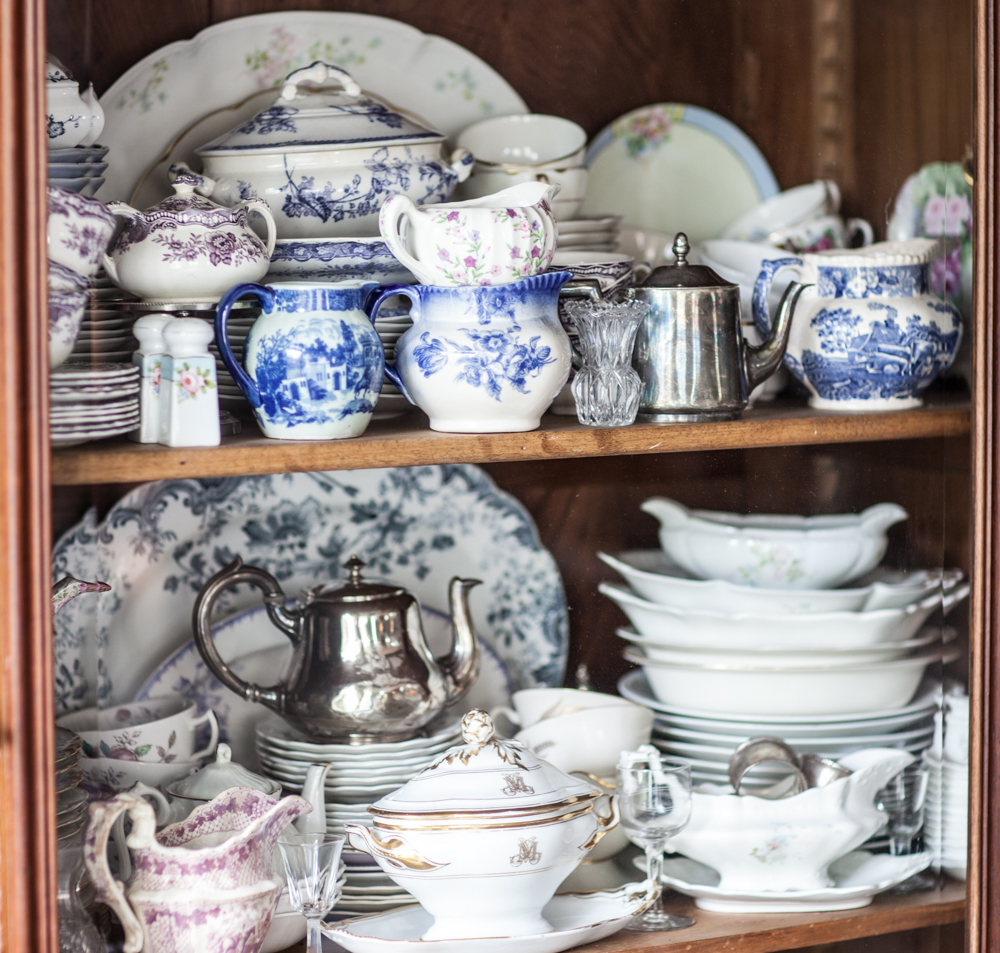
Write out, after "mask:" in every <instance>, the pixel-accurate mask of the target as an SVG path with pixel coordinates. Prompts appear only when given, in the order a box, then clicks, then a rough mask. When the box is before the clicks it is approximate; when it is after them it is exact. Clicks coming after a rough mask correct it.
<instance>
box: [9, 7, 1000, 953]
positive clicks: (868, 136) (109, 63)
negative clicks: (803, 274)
mask: <svg viewBox="0 0 1000 953" xmlns="http://www.w3.org/2000/svg"><path fill="white" fill-rule="evenodd" d="M303 8H306V9H338V10H350V11H354V12H360V13H368V14H375V15H380V16H388V17H393V18H396V19H400V20H403V21H405V22H408V23H410V24H412V25H414V26H416V27H418V28H419V29H421V30H423V31H425V32H428V33H436V34H439V35H442V36H445V37H447V38H449V39H451V40H454V41H455V42H457V43H459V44H461V45H463V46H465V47H467V48H469V49H471V50H472V51H473V52H475V53H476V54H477V55H479V56H480V57H482V58H483V59H484V60H486V61H487V62H488V63H489V64H490V65H492V66H493V67H494V68H496V69H497V70H498V71H499V72H500V73H501V74H502V75H503V76H504V77H505V78H506V79H507V80H508V81H509V82H510V83H511V84H512V85H513V86H514V88H515V89H516V90H517V91H518V92H519V93H520V94H521V95H522V96H523V98H524V99H525V100H526V102H527V103H528V105H529V108H530V109H531V110H533V111H535V112H547V113H555V114H558V115H563V116H566V117H568V118H570V119H573V120H575V121H577V122H579V123H580V124H581V125H583V126H584V127H585V128H586V129H587V131H588V132H589V133H590V134H594V133H596V132H597V131H599V130H600V129H601V128H602V127H603V126H604V125H605V124H606V123H607V122H609V121H611V120H612V119H614V118H615V117H617V116H619V115H621V114H622V113H624V112H626V111H628V110H629V109H632V108H634V107H636V106H640V105H644V104H647V103H655V102H663V101H672V102H684V103H692V104H696V105H699V106H704V107H706V108H709V109H712V110H714V111H716V112H718V113H721V114H722V115H723V116H726V117H727V118H730V119H732V120H733V121H734V122H735V123H737V125H739V126H740V127H742V128H743V129H744V130H745V131H746V132H747V133H748V134H749V135H750V136H751V138H753V139H754V141H755V142H756V143H757V144H758V145H759V146H760V148H761V150H762V151H763V152H764V154H765V156H766V157H767V159H768V161H769V162H770V164H771V166H772V168H773V169H774V171H775V174H776V176H777V178H778V181H779V183H780V185H781V187H782V188H787V187H790V186H793V185H797V184H800V183H803V182H808V181H811V180H813V179H815V178H817V177H824V178H833V179H836V180H837V181H838V183H839V184H840V186H841V189H842V192H843V195H844V206H845V211H846V212H847V214H850V215H861V216H864V217H865V218H867V219H869V220H870V221H871V222H872V223H873V224H874V225H875V228H876V231H877V233H879V234H880V235H881V236H883V237H884V232H885V223H886V209H887V206H888V205H889V204H890V203H891V200H892V199H893V197H894V195H895V194H896V192H897V191H898V189H899V187H900V185H901V184H902V182H903V181H904V179H905V178H906V176H907V175H909V174H910V173H912V172H914V171H916V170H917V169H918V168H919V167H920V166H921V165H922V164H924V163H926V162H929V161H933V160H938V159H940V160H947V161H957V160H960V159H962V158H963V156H964V155H965V154H966V150H967V149H971V153H970V155H971V161H970V165H971V166H972V167H973V168H974V170H975V177H976V189H975V214H976V274H975V311H976V320H975V331H974V373H973V381H974V383H973V385H972V391H971V396H970V394H969V392H968V391H967V390H965V389H964V388H963V386H962V385H960V384H959V385H955V386H953V387H952V388H951V389H948V388H945V387H940V388H938V389H937V390H936V391H935V392H934V394H933V395H932V398H931V399H930V400H929V401H928V404H927V406H926V407H924V408H922V409H920V410H917V411H909V412H901V413H886V414H859V415H835V414H821V413H818V412H814V411H810V410H808V409H807V408H806V407H805V405H804V403H802V402H798V403H795V402H789V403H782V402H779V403H778V404H777V405H772V406H770V407H763V408H760V409H755V410H753V411H750V412H748V413H747V414H746V415H745V417H744V418H743V419H742V420H740V421H737V422H732V423H718V424H700V425H688V426H674V427H655V426H646V425H637V426H633V427H631V428H628V429H622V430H611V431H596V430H587V429H585V428H581V427H580V426H578V425H577V424H576V423H575V420H573V419H571V418H566V417H562V418H558V417H557V418H553V417H548V418H546V419H545V421H544V422H543V426H542V428H541V429H540V430H539V431H536V432H533V433H528V434H500V435H492V436H460V435H450V434H437V433H432V432H430V431H429V430H426V429H424V424H423V422H422V418H421V417H420V415H417V414H414V415H410V417H409V418H403V420H404V422H403V423H400V422H398V421H391V420H390V421H383V422H380V423H376V424H373V425H372V426H371V427H370V429H369V430H368V432H367V433H366V434H365V435H364V436H363V437H362V438H359V439H357V440H353V441H343V442H334V443H329V444H318V445H313V444H299V443H286V442H269V441H264V440H263V439H262V438H260V437H258V436H256V435H254V434H248V433H246V432H244V434H243V435H241V436H239V437H236V438H227V440H226V441H225V442H224V444H223V446H222V447H220V448H213V449H199V450H175V449H168V448H165V447H159V446H156V445H133V444H127V443H124V442H112V443H109V444H107V445H102V444H100V443H92V444H86V445H83V446H81V447H78V448H73V449H67V450H61V451H58V452H50V448H49V444H48V439H47V415H48V399H47V341H46V332H45V328H46V326H47V325H46V314H45V310H46V305H45V298H46V295H45V286H46V281H45V259H46V254H45V197H44V190H45V181H46V145H45V140H44V132H43V129H44V121H43V120H44V116H43V111H44V97H45V92H44V88H43V83H42V82H41V77H42V75H43V72H44V59H45V52H46V49H48V50H51V51H52V52H53V53H55V54H56V55H57V56H59V57H60V59H62V60H63V61H64V62H65V63H66V64H67V65H68V66H69V67H70V69H71V70H72V71H73V73H74V75H75V76H76V78H77V79H80V80H83V81H91V80H92V81H93V82H94V84H95V86H96V87H97V91H98V93H100V92H103V91H104V90H105V89H106V88H107V87H108V86H109V85H110V83H111V82H113V81H114V80H115V79H116V78H117V77H118V76H119V75H120V74H121V73H122V72H123V71H124V70H125V69H127V68H128V67H129V66H131V65H132V64H133V63H134V62H136V61H137V60H138V59H140V58H142V57H143V56H145V55H147V54H148V53H150V52H152V51H153V50H156V49H157V48H159V47H161V46H163V45H164V44H166V43H169V42H172V41H174V40H179V39H185V38H188V37H191V36H193V35H194V34H195V33H197V32H198V31H199V30H201V29H203V28H205V27H207V26H209V25H211V24H213V23H216V22H219V21H222V20H227V19H230V18H233V17H238V16H245V15H248V14H254V13H261V12H267V11H275V10H293V9H303ZM998 12H1000V4H997V3H995V2H994V0H631V2H619V0H543V2H537V0H478V2H469V0H175V2H174V3H170V4H166V3H153V2H151V0H48V2H47V3H46V2H44V0H3V2H2V3H0V151H2V157H0V255H2V256H3V258H2V267H3V270H2V275H3V280H2V283H0V300H2V310H0V395H2V396H0V447H2V459H3V461H4V466H3V469H2V472H0V654H2V659H0V911H2V920H0V930H2V933H0V943H2V949H3V951H5V953H55V951H56V950H57V949H58V934H57V928H56V921H55V909H56V904H55V842H54V791H53V777H52V773H51V771H50V768H49V765H50V764H51V762H52V755H53V700H52V685H53V678H52V660H51V639H52V632H51V623H50V615H49V583H50V578H49V557H50V551H51V544H52V540H53V538H54V536H55V535H56V534H58V533H59V532H61V531H62V530H63V529H65V528H66V527H67V526H69V525H71V524H72V523H73V522H74V521H75V520H76V519H78V518H79V516H80V514H81V513H82V512H83V510H84V509H85V508H86V507H87V506H89V505H91V504H96V505H97V506H98V507H99V509H104V510H106V509H107V507H108V506H109V505H110V504H111V503H112V502H114V500H116V499H117V498H118V497H120V496H121V495H122V494H123V493H124V492H125V491H126V490H127V489H128V487H129V486H130V485H134V484H136V483H139V482H143V481H147V480H155V479H161V478H174V477H196V476H233V475H241V474H254V473H277V472H287V471H295V470H320V469H354V468H363V467H380V466H407V465H414V464H424V463H453V462H471V463H477V464H480V465H483V466H484V467H485V468H486V469H487V470H488V471H489V472H490V473H491V475H492V476H493V477H494V478H495V479H496V480H497V482H498V483H499V484H500V485H501V486H502V487H504V488H505V489H507V490H509V491H510V492H512V493H513V494H514V495H515V496H517V497H518V498H520V499H521V500H522V501H523V502H524V503H525V505H526V506H527V507H528V509H529V510H530V511H531V512H532V514H533V516H534V517H535V519H536V521H537V523H538V526H539V530H540V533H541V535H542V539H543V542H544V543H545V545H546V546H547V547H548V548H549V549H550V550H551V551H552V553H553V555H554V556H555V558H556V560H557V562H558V563H559V566H560V569H561V570H562V574H563V577H564V580H565V585H566V590H567V596H568V602H569V606H570V624H571V638H572V641H571V659H570V665H569V673H570V676H571V677H572V673H574V672H576V670H577V668H578V666H579V665H580V664H583V665H585V666H586V670H587V672H589V675H590V677H591V679H592V681H593V684H594V687H597V688H601V689H605V690H613V687H614V684H615V682H616V680H617V678H618V676H619V675H620V674H621V672H622V671H624V668H625V665H624V663H623V662H622V661H621V660H620V657H619V656H620V648H621V646H620V643H619V642H618V640H617V638H616V637H615V636H614V634H613V633H614V629H615V627H616V626H617V625H618V624H620V622H621V621H622V620H621V617H620V616H619V615H618V613H617V609H616V608H615V607H614V606H613V605H612V604H610V603H609V602H608V600H606V599H603V598H602V597H600V596H598V595H597V594H596V584H597V582H598V581H599V580H600V579H603V578H607V577H608V570H607V569H605V568H603V566H602V565H601V564H600V563H599V562H598V561H597V560H596V559H595V558H594V553H595V551H596V550H598V549H606V550H609V551H615V550H620V549H624V548H628V547H631V546H642V545H655V526H654V524H653V522H652V520H650V519H649V518H647V517H645V516H643V515H642V514H641V513H640V512H639V510H638V504H639V502H641V500H643V499H644V498H645V497H647V496H649V495H652V494H653V493H661V494H664V495H675V496H677V497H678V498H679V499H681V500H683V501H684V502H685V503H688V504H691V505H696V506H707V507H714V508H720V509H728V510H745V511H758V512H760V511H778V512H811V513H815V512H833V511H843V510H853V509H858V508H861V507H862V506H865V505H868V504H870V503H874V502H879V501H881V500H894V501H896V502H899V503H901V504H903V505H904V506H905V507H906V508H907V509H908V510H909V511H910V513H911V514H912V516H911V519H910V520H909V521H908V522H907V524H906V526H905V528H904V529H902V530H900V531H899V532H898V533H895V534H894V535H893V537H892V544H891V549H890V554H889V558H890V559H891V560H896V561H897V563H898V564H900V565H930V566H934V565H958V566H961V567H962V568H964V569H965V570H966V571H967V572H970V573H971V575H972V578H973V581H974V589H973V598H972V599H971V601H970V603H969V604H968V608H965V607H963V609H962V613H961V614H962V619H960V620H959V621H960V627H961V629H962V632H963V637H964V635H965V633H966V632H967V633H968V642H967V644H968V647H969V655H968V666H967V670H965V671H963V672H962V673H961V674H965V675H967V677H968V681H969V691H970V695H971V696H972V699H973V713H974V714H973V724H972V738H973V743H972V746H971V750H972V752H973V755H972V772H971V774H972V792H971V805H972V808H971V832H970V849H971V856H970V860H969V880H968V884H967V885H962V884H956V883H953V882H948V884H947V885H946V886H945V887H944V888H943V889H942V890H941V891H939V892H934V893H930V894H917V895H913V896H909V897H904V898H884V897H883V898H878V899H877V900H876V901H875V903H874V904H873V905H872V906H871V907H868V908H864V909H861V910H856V911H844V912H839V913H828V914H796V915H792V914H769V915H756V916H737V915H722V914H710V913H705V912H703V911H699V913H698V914H697V916H698V921H699V922H698V925H697V926H696V927H693V928H691V929H689V930H685V931H683V932H678V933H675V934H639V933H627V932H623V933H620V934H618V935H616V936H614V937H612V938H611V939H609V940H606V941H603V942H602V943H601V944H599V948H600V949H601V950H607V951H611V950H615V951H626V950H654V949H656V950H659V949H664V950H665V949H677V950H681V949H683V950H685V951H692V953H693V951H699V953H702V951H703V953H708V951H716V950H723V949H725V950H740V951H748V953H749V951H754V953H764V951H773V950H783V949H796V948H802V947H807V946H814V945H817V944H830V943H836V942H841V941H854V942H855V944H857V943H865V942H867V943H869V944H874V943H881V944H886V943H888V944H890V946H891V948H892V949H894V950H895V949H900V950H902V949H909V948H910V947H914V948H916V947H920V948H921V949H931V948H935V947H941V948H947V949H949V950H951V949H958V948H959V947H960V946H961V943H962V923H963V921H964V923H965V936H966V943H967V944H968V945H969V948H970V949H982V950H984V951H985V950H998V949H1000V843H998V837H1000V809H998V808H997V807H996V806H993V807H992V808H991V805H1000V753H998V751H997V748H996V733H997V730H998V729H1000V701H997V700H996V699H998V698H1000V696H998V694H997V692H998V690H997V689H996V688H995V681H996V680H997V679H1000V620H998V618H997V615H998V613H1000V579H996V573H997V564H998V558H1000V557H998V556H997V555H995V552H996V546H997V545H1000V534H998V532H997V531H996V529H995V528H994V524H995V515H994V509H995V507H996V506H997V505H998V502H1000V496H998V493H1000V485H998V479H1000V478H998V466H1000V458H998V455H997V453H996V451H995V449H994V446H993V437H994V433H995V430H996V426H997V424H996V421H995V418H996V416H997V414H998V412H1000V341H997V340H996V336H995V334H994V314H995V313H996V311H997V309H998V308H1000V258H998V256H1000V247H998V245H1000V193H998V184H1000V136H998V130H997V123H998V120H1000V75H998V72H997V68H996V63H997V46H998V43H1000V23H998ZM247 429H250V430H252V429H253V428H252V427H251V428H247ZM995 580H996V582H995ZM966 618H967V619H968V624H967V625H966ZM960 667H963V666H962V665H961V663H960ZM907 931H909V932H907ZM865 938H868V939H867V940H866V939H865ZM596 948H597V947H595V949H596ZM872 948H874V947H872Z"/></svg>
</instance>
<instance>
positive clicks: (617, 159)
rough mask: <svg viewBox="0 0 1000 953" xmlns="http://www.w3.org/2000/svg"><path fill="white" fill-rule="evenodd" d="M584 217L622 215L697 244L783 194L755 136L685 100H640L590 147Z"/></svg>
mask: <svg viewBox="0 0 1000 953" xmlns="http://www.w3.org/2000/svg"><path fill="white" fill-rule="evenodd" d="M585 161H586V165H587V168H588V169H589V175H588V177H587V194H586V197H585V198H584V200H583V207H582V208H581V210H580V215H581V217H584V218H596V217H599V216H606V215H620V216H622V219H623V221H624V223H625V224H626V225H631V226H637V227H640V228H646V229H654V230H656V231H659V232H665V233H666V234H668V235H670V236H672V235H673V234H674V233H675V232H678V231H683V232H685V233H687V236H688V239H689V240H690V241H691V243H692V244H694V243H696V242H700V241H705V240H706V239H709V238H718V237H719V236H720V235H721V234H722V233H723V232H724V231H725V229H726V227H727V226H728V225H729V224H730V223H731V222H733V221H734V220H735V219H737V218H738V217H739V216H740V215H742V214H743V213H744V212H748V211H749V210H750V209H752V208H755V207H756V206H757V205H759V204H760V203H761V202H763V201H764V200H765V199H769V198H771V196H773V195H776V194H777V193H778V183H777V180H776V179H775V177H774V173H773V172H772V171H771V167H770V166H769V165H768V164H767V160H766V159H765V158H764V156H763V154H762V153H761V151H760V150H759V149H758V148H757V146H756V145H754V143H753V142H752V141H751V140H750V138H749V137H748V136H747V135H746V133H744V132H743V131H742V130H740V129H739V128H738V127H737V126H735V125H733V124H732V123H731V122H730V121H729V120H728V119H723V117H722V116H720V115H718V114H717V113H714V112H711V111H709V110H707V109H702V108H700V107H698V106H686V105H683V104H680V103H657V104H655V105H652V106H643V107H641V108H640V109H634V110H632V112H630V113H626V114H625V115H624V116H621V117H619V118H618V119H616V120H615V121H614V122H612V123H611V124H610V125H609V126H606V127H605V128H604V129H603V130H602V131H601V132H600V134H599V135H598V136H597V137H596V138H595V139H594V141H593V142H592V143H591V144H590V147H589V148H588V150H587V157H586V160H585Z"/></svg>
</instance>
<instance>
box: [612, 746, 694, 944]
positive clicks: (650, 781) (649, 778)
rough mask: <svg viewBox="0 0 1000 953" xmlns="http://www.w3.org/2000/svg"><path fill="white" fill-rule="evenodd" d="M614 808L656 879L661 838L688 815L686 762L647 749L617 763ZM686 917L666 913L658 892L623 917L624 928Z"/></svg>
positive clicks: (680, 922)
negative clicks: (643, 908)
mask: <svg viewBox="0 0 1000 953" xmlns="http://www.w3.org/2000/svg"><path fill="white" fill-rule="evenodd" d="M618 808H619V810H620V811H621V824H622V827H623V828H624V830H625V833H626V834H627V835H628V838H629V840H630V841H632V843H633V844H636V845H638V846H639V847H642V848H643V849H644V850H645V851H646V866H647V869H648V871H649V879H650V880H652V881H653V883H654V884H656V885H657V886H659V885H660V884H661V879H660V875H661V873H662V871H663V851H664V850H665V849H666V845H667V841H668V840H669V839H670V838H671V837H673V835H674V834H676V833H678V832H679V831H681V830H683V828H684V826H685V825H686V824H687V822H688V821H689V820H690V818H691V765H690V764H688V763H687V762H686V761H681V760H679V759H673V758H660V757H659V756H658V754H657V753H655V752H654V753H653V754H652V755H649V756H647V757H643V758H642V759H634V760H631V761H628V760H623V762H622V763H620V764H619V765H618ZM694 922H695V921H694V920H693V919H692V918H691V917H682V916H677V915H675V914H670V913H667V912H666V911H665V910H664V909H663V906H662V896H661V897H658V898H657V900H656V903H655V904H653V906H652V907H650V909H649V910H647V911H646V912H645V913H644V914H641V915H639V916H637V917H635V918H633V919H632V920H631V921H630V922H629V923H628V929H630V930H680V929H682V928H683V927H689V926H693V925H694Z"/></svg>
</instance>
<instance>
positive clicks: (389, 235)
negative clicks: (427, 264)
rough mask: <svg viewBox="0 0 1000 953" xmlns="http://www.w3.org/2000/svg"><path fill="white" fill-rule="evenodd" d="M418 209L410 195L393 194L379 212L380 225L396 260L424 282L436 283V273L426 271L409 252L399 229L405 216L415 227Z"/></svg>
mask: <svg viewBox="0 0 1000 953" xmlns="http://www.w3.org/2000/svg"><path fill="white" fill-rule="evenodd" d="M418 211H419V210H418V209H417V206H416V205H414V204H413V200H412V199H411V198H410V197H409V196H407V195H402V194H399V193H397V194H396V195H391V196H389V198H388V200H387V201H386V203H385V205H383V206H382V209H381V211H380V212H379V213H378V227H379V231H380V232H381V233H382V240H383V241H384V242H385V243H386V245H388V246H389V251H391V252H392V253H393V255H395V256H396V260H397V261H399V262H400V263H401V264H402V265H404V266H405V267H406V268H408V269H409V270H410V271H412V272H413V274H414V275H416V277H417V278H418V279H419V280H420V281H422V282H423V283H424V284H434V283H435V275H434V273H433V272H430V271H426V270H425V269H424V267H423V265H422V264H421V263H420V262H419V261H418V260H417V259H416V258H414V257H413V255H411V254H410V253H409V251H408V250H407V248H406V243H405V242H404V241H403V236H402V235H401V234H400V231H399V223H400V220H401V219H402V218H403V217H404V216H405V217H406V218H407V219H408V220H409V222H410V227H411V228H412V227H413V216H414V215H415V214H416V213H417V212H418Z"/></svg>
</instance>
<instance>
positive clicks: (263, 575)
mask: <svg viewBox="0 0 1000 953" xmlns="http://www.w3.org/2000/svg"><path fill="white" fill-rule="evenodd" d="M241 582H245V583H248V584H250V585H251V586H256V587H257V588H258V589H261V590H263V592H264V605H265V606H266V607H267V614H268V615H269V616H270V618H271V621H272V622H273V623H274V624H275V625H276V626H277V627H278V628H279V629H280V630H281V631H282V632H284V633H285V635H286V636H288V638H289V639H290V640H291V641H292V642H296V641H298V637H299V636H298V626H297V620H296V616H295V613H293V612H292V611H290V610H288V609H286V608H285V605H284V603H285V594H284V592H283V591H282V589H281V586H280V585H279V584H278V580H277V579H275V578H274V576H272V575H271V574H270V573H269V572H267V571H265V570H263V569H260V568H258V567H257V566H244V565H243V560H242V559H241V558H240V557H239V556H237V557H236V558H235V559H234V560H233V561H232V562H231V563H230V564H229V565H228V566H226V567H225V568H224V569H221V570H220V571H219V572H217V573H216V574H215V575H214V576H212V578H211V579H209V580H208V582H206V583H205V585H204V586H202V588H201V592H199V593H198V598H197V600H196V601H195V604H194V612H193V614H192V620H191V621H192V628H193V629H194V642H195V645H196V646H197V648H198V652H199V654H200V655H201V657H202V658H203V659H204V660H205V664H206V665H207V666H208V667H209V669H210V670H211V672H212V674H213V675H215V677H216V678H217V679H218V680H219V681H220V682H222V684H223V685H225V686H226V688H229V689H231V690H232V691H234V692H236V694H237V695H239V696H240V697H241V698H243V699H246V700H247V701H251V702H257V703H258V704H261V705H265V706H266V707H268V708H270V709H272V710H273V711H277V712H280V711H282V710H283V708H284V701H285V690H284V686H283V685H273V686H270V687H267V688H264V687H261V686H260V685H255V684H254V683H253V682H247V681H244V680H243V679H242V678H240V677H239V676H238V675H237V674H235V673H234V672H233V671H232V670H231V669H230V668H229V666H228V665H226V663H225V662H224V661H223V660H222V656H221V655H219V650H218V649H217V648H216V647H215V641H214V640H213V638H212V623H211V619H212V609H213V608H214V607H215V601H216V599H218V598H219V596H220V595H221V594H222V593H223V591H224V590H226V589H229V588H231V587H232V586H235V585H237V584H238V583H241Z"/></svg>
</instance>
